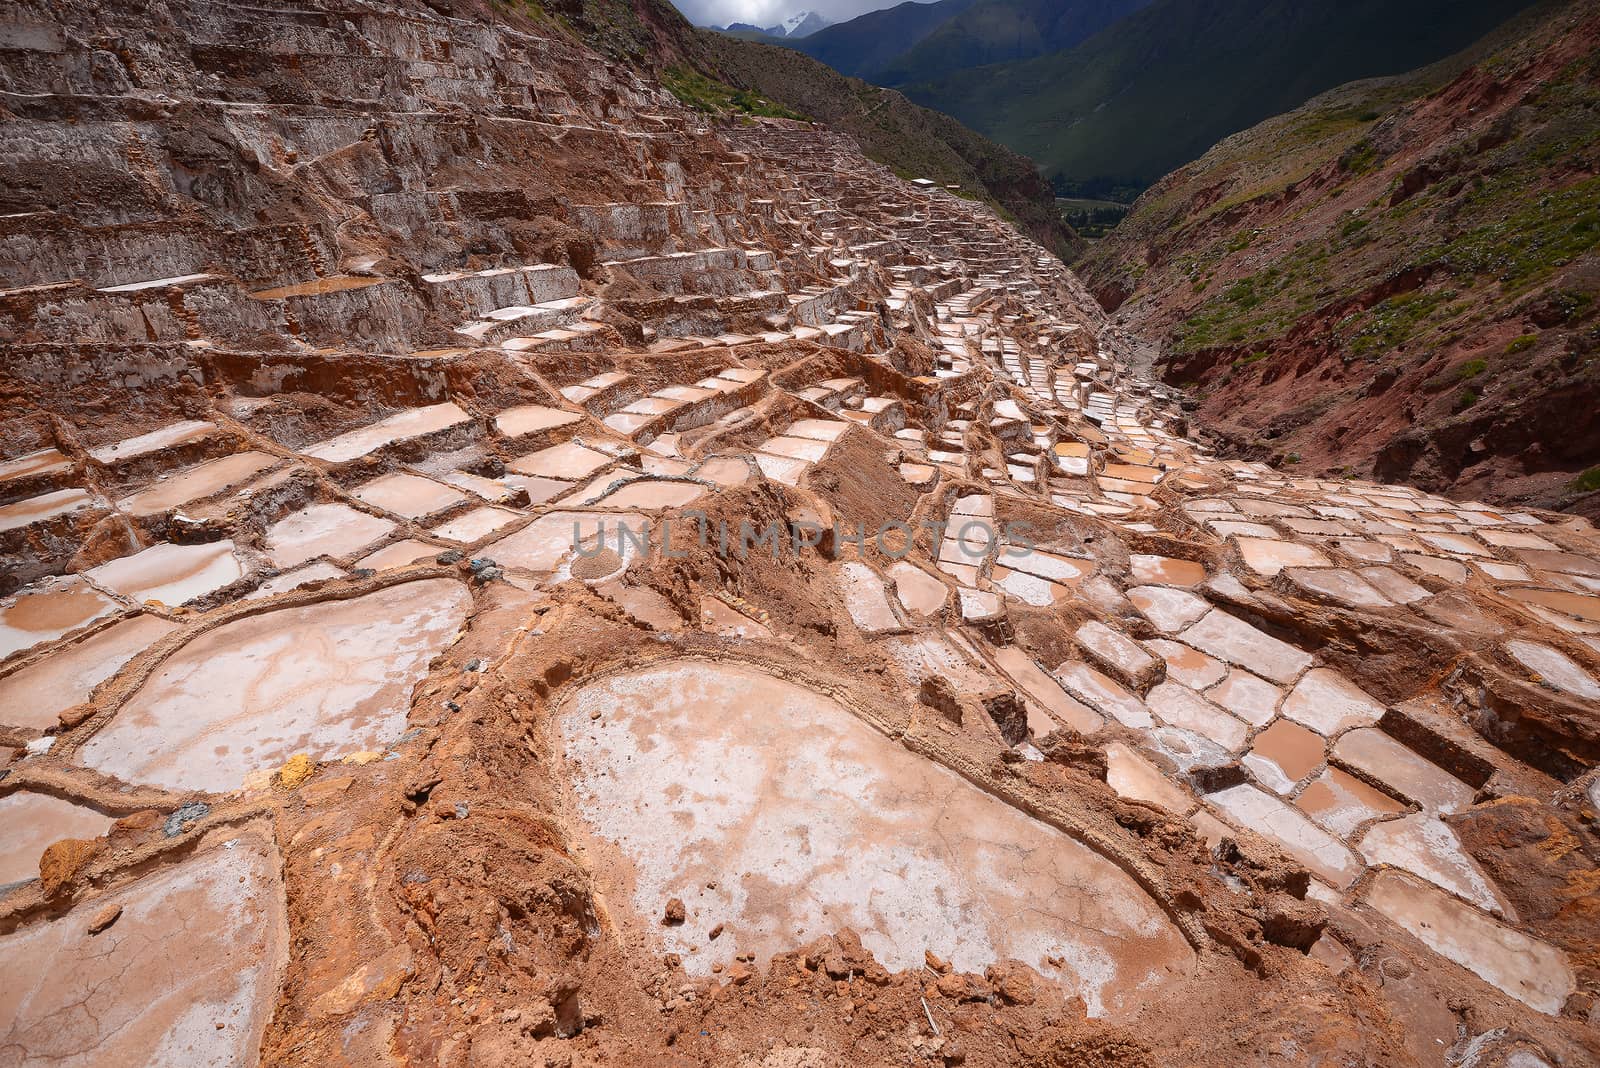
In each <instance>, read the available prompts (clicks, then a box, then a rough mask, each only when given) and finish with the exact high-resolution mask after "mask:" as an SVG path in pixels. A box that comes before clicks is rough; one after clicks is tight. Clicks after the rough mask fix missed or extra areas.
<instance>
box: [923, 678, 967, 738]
mask: <svg viewBox="0 0 1600 1068" xmlns="http://www.w3.org/2000/svg"><path fill="white" fill-rule="evenodd" d="M917 700H919V701H921V702H922V703H923V704H925V705H927V706H928V707H929V708H931V709H933V710H934V711H935V712H938V713H939V714H940V715H941V716H943V717H944V718H945V719H947V720H949V721H950V722H951V723H954V724H956V725H957V726H959V725H960V723H961V699H960V697H958V696H957V695H956V692H955V690H954V689H952V688H951V686H950V683H949V681H948V680H946V679H945V678H944V676H942V675H930V676H929V677H928V678H925V679H923V680H922V686H921V687H920V688H919V689H918V690H917Z"/></svg>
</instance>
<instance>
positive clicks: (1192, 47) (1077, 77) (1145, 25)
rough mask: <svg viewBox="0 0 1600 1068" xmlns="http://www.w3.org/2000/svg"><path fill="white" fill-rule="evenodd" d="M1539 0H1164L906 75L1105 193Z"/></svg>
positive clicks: (953, 108)
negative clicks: (1085, 29) (931, 73)
mask: <svg viewBox="0 0 1600 1068" xmlns="http://www.w3.org/2000/svg"><path fill="white" fill-rule="evenodd" d="M1526 6H1527V0H1408V2H1406V3H1403V4H1396V3H1394V2H1393V0H1271V2H1268V3H1265V4H1262V3H1258V2H1255V0H1157V2H1156V3H1154V4H1151V5H1150V6H1148V7H1145V8H1143V9H1142V10H1139V11H1137V12H1135V13H1134V14H1132V15H1130V16H1129V17H1127V18H1125V19H1122V20H1121V21H1119V22H1117V23H1115V24H1113V25H1111V26H1110V27H1109V28H1108V29H1106V30H1104V31H1102V32H1100V33H1098V34H1095V35H1094V36H1093V37H1090V38H1089V39H1088V40H1086V41H1083V42H1082V43H1080V44H1078V45H1077V46H1076V47H1073V48H1069V49H1067V50H1065V51H1060V52H1055V53H1052V54H1049V55H1043V56H1039V57H1037V58H1034V59H1029V60H1022V61H1019V62H1012V63H1002V64H996V65H991V66H984V67H976V68H972V69H968V70H961V71H956V72H954V73H952V74H949V75H947V76H943V77H939V78H935V79H931V80H928V81H925V82H921V83H918V84H915V85H906V86H903V88H904V91H905V93H906V95H908V96H909V97H911V98H912V99H913V100H915V101H916V102H917V103H919V104H923V105H925V106H927V107H931V108H935V109H937V110H940V111H944V112H946V113H947V114H950V115H954V116H955V117H956V118H958V119H960V120H961V121H963V122H965V123H967V124H968V125H970V126H972V127H973V128H975V129H977V130H978V131H980V132H981V133H984V134H987V135H988V136H990V137H993V138H994V139H995V140H997V141H1000V142H1001V143H1003V144H1006V145H1009V146H1010V147H1012V148H1014V149H1016V150H1017V151H1019V152H1022V153H1024V154H1025V155H1029V156H1031V157H1032V158H1034V159H1036V160H1038V161H1039V163H1040V165H1041V166H1042V167H1043V168H1044V170H1045V173H1046V174H1047V175H1049V176H1051V177H1052V178H1054V179H1057V185H1058V188H1061V189H1063V190H1064V191H1075V192H1078V193H1081V194H1083V195H1094V194H1104V193H1109V192H1113V191H1116V190H1119V189H1121V190H1127V189H1129V188H1132V189H1139V188H1143V187H1144V186H1146V185H1148V184H1149V183H1150V182H1152V181H1154V180H1155V179H1156V178H1158V177H1160V176H1161V175H1162V174H1164V173H1166V172H1167V171H1169V170H1171V169H1172V168H1174V167H1176V166H1179V165H1181V164H1183V163H1185V162H1187V161H1188V160H1191V159H1194V158H1195V157H1197V156H1198V155H1200V153H1202V152H1204V151H1205V150H1206V148H1207V147H1209V146H1210V145H1211V144H1212V143H1213V142H1215V141H1216V140H1217V139H1219V138H1221V137H1224V136H1226V135H1227V134H1229V133H1232V132H1234V131H1236V130H1240V129H1244V128H1245V127H1247V126H1249V125H1251V124H1252V123H1255V122H1259V121H1260V120H1262V119H1264V118H1266V117H1268V116H1270V115H1273V114H1277V113H1280V112H1283V111H1287V110H1289V109H1290V108H1293V107H1296V106H1298V105H1299V104H1301V103H1302V102H1304V101H1306V100H1307V99H1309V98H1310V97H1311V96H1313V95H1315V94H1316V93H1318V92H1321V91H1323V90H1326V89H1328V88H1331V87H1333V86H1335V85H1338V84H1341V83H1343V82H1346V81H1350V80H1352V79H1356V78H1365V77H1372V76H1377V75H1389V74H1396V73H1399V72H1402V71H1406V70H1409V69H1412V68H1415V67H1417V66H1420V65H1422V64H1424V63H1430V62H1433V61H1435V60H1437V59H1439V58H1441V57H1443V56H1446V55H1449V54H1451V53H1452V52H1455V51H1456V50H1458V49H1460V48H1463V47H1465V46H1466V45H1468V44H1470V43H1471V42H1472V41H1474V40H1476V39H1477V38H1479V37H1480V36H1482V35H1483V34H1484V33H1486V32H1488V31H1489V30H1490V29H1492V28H1493V27H1494V26H1496V25H1497V24H1499V23H1500V22H1502V21H1503V20H1505V19H1507V18H1509V17H1510V16H1512V15H1514V14H1515V13H1516V12H1517V11H1519V10H1521V9H1522V8H1524V7H1526ZM947 29H948V27H947ZM927 45H928V42H926V41H925V42H923V45H921V46H919V48H921V47H926V46H927Z"/></svg>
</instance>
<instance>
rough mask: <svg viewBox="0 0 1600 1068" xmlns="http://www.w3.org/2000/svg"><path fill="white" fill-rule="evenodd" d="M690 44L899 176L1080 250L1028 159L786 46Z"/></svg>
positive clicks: (704, 59) (1066, 252)
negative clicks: (978, 202)
mask: <svg viewBox="0 0 1600 1068" xmlns="http://www.w3.org/2000/svg"><path fill="white" fill-rule="evenodd" d="M700 44H701V48H702V51H701V53H700V56H701V59H700V62H701V63H702V65H703V66H704V67H705V68H706V69H710V70H714V71H716V72H717V75H718V76H719V77H721V79H722V80H723V81H726V82H728V83H729V84H730V85H735V86H739V87H741V88H743V89H747V90H750V91H753V92H756V93H759V94H761V95H762V96H764V97H766V98H767V99H769V100H774V101H777V102H779V103H781V104H783V105H784V106H785V107H787V108H790V109H792V110H794V111H796V112H799V113H801V114H803V115H806V116H808V117H810V118H812V119H814V120H816V121H818V122H823V123H826V124H827V125H829V126H832V127H834V128H835V129H838V130H842V131H843V132H845V133H847V134H849V135H850V136H851V137H854V138H855V139H856V141H857V142H858V143H859V144H860V145H861V149H862V151H863V152H865V153H866V154H867V155H868V156H869V157H870V158H872V159H874V160H877V161H878V162H879V163H883V164H886V165H887V166H890V167H892V168H894V169H895V170H896V171H897V172H899V173H900V174H901V175H902V176H904V177H925V178H931V179H933V180H934V181H937V182H940V183H942V184H947V185H948V184H956V185H959V186H960V187H961V188H962V190H963V191H965V192H966V193H967V194H969V195H976V196H978V197H979V198H980V199H984V200H988V201H990V202H991V203H993V204H994V205H996V206H997V207H999V208H1000V209H1001V210H1002V211H1003V212H1004V213H1005V214H1007V215H1009V216H1010V217H1011V218H1012V220H1013V221H1014V222H1015V223H1016V225H1017V226H1018V228H1020V229H1021V230H1022V231H1023V232H1024V233H1026V234H1028V235H1029V236H1030V237H1032V238H1033V239H1034V240H1036V241H1038V242H1039V243H1040V244H1042V245H1044V246H1045V247H1046V248H1048V249H1050V250H1051V251H1053V252H1055V253H1056V254H1057V255H1059V256H1061V257H1062V258H1063V259H1070V258H1072V257H1074V256H1076V255H1077V254H1078V253H1079V252H1080V251H1081V250H1082V242H1081V241H1080V239H1079V238H1078V236H1077V234H1075V233H1073V232H1072V229H1071V228H1070V227H1069V226H1067V225H1066V223H1065V222H1064V221H1063V220H1062V218H1061V213H1060V211H1058V210H1057V208H1056V203H1055V195H1054V192H1053V191H1052V189H1051V188H1050V184H1049V183H1048V182H1046V181H1045V179H1044V178H1043V176H1042V175H1040V173H1039V169H1038V167H1037V166H1036V165H1035V164H1034V163H1033V161H1032V160H1030V159H1027V158H1026V157H1024V156H1022V155H1020V154H1018V153H1016V152H1013V151H1011V150H1010V149H1008V148H1005V147H1004V146H1002V145H998V144H996V143H995V142H993V141H990V140H989V139H988V138H986V137H984V136H982V135H981V134H978V133H975V132H974V131H972V130H970V129H968V128H967V127H965V126H963V125H961V123H959V122H957V121H956V120H955V119H952V118H951V117H950V116H948V115H942V114H940V113H938V112H936V111H930V110H928V109H927V108H923V107H918V106H917V105H916V104H913V103H912V102H911V101H909V100H907V99H906V98H905V97H904V96H902V95H901V94H900V93H898V92H895V91H894V90H893V89H884V88H881V87H879V86H876V85H869V84H868V83H866V82H864V81H861V80H859V79H856V78H847V77H845V76H844V75H842V74H840V73H838V72H837V71H835V70H832V69H831V68H829V67H827V66H825V65H823V64H821V63H818V62H817V61H816V60H814V59H812V58H811V57H810V56H805V55H801V54H800V53H798V52H795V51H793V50H791V49H788V48H781V47H776V46H773V45H767V44H759V43H755V42H750V41H740V40H735V39H733V38H729V37H725V36H722V35H720V34H715V33H706V34H704V35H703V36H702V38H701V42H700Z"/></svg>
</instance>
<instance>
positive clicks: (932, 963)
mask: <svg viewBox="0 0 1600 1068" xmlns="http://www.w3.org/2000/svg"><path fill="white" fill-rule="evenodd" d="M922 960H923V962H924V963H925V964H927V966H928V967H929V968H931V969H933V970H934V971H935V972H938V973H939V974H940V975H949V974H950V962H949V961H947V960H944V959H943V958H940V957H936V956H934V953H933V950H931V949H925V950H923V951H922Z"/></svg>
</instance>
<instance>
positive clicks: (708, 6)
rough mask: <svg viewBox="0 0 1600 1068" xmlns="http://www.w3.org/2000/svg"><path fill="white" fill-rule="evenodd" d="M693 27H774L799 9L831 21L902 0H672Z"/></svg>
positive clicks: (844, 19) (888, 5) (837, 20)
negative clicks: (738, 25) (737, 23)
mask: <svg viewBox="0 0 1600 1068" xmlns="http://www.w3.org/2000/svg"><path fill="white" fill-rule="evenodd" d="M672 2H673V3H674V4H676V5H677V7H678V10H679V11H681V12H683V13H684V15H686V16H687V17H688V19H689V21H690V22H692V23H694V24H695V25H696V26H726V25H727V24H728V23H730V22H748V23H750V25H752V26H773V25H776V24H777V23H779V22H782V21H783V20H784V19H786V18H788V17H789V16H790V15H793V14H795V13H796V12H799V11H815V12H816V13H817V14H819V15H821V16H822V17H823V18H825V19H828V20H830V21H832V22H844V21H846V20H848V19H853V18H855V17H856V16H857V15H860V14H864V13H866V12H868V11H876V10H877V9H878V8H880V7H894V6H895V5H897V4H900V3H903V2H904V0H672Z"/></svg>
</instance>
